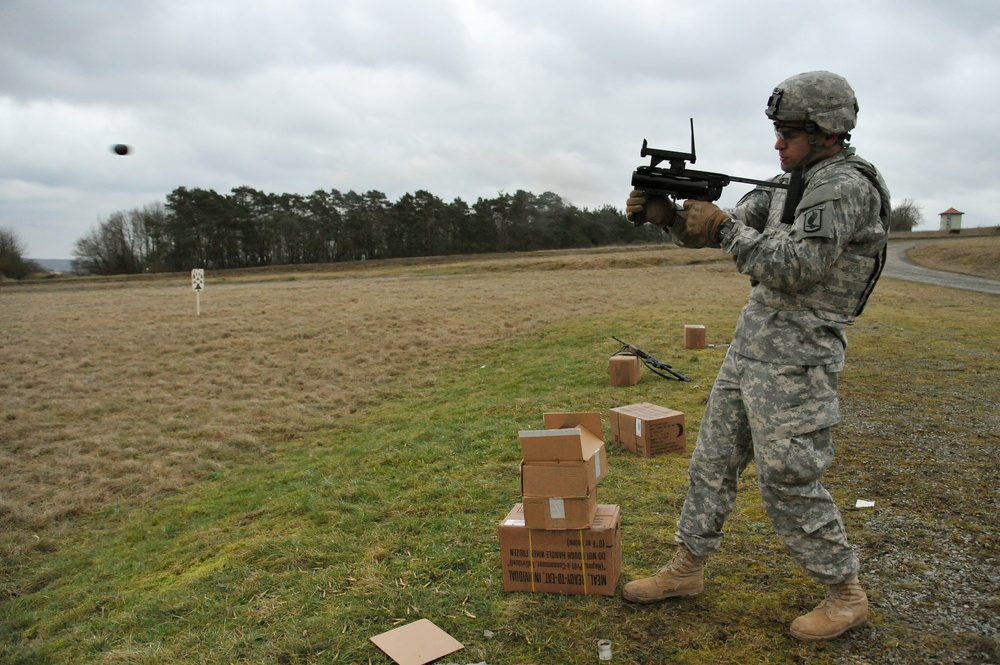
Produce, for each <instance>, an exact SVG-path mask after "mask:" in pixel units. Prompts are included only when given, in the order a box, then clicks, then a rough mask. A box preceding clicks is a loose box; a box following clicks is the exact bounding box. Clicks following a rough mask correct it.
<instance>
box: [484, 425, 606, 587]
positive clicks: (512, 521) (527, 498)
mask: <svg viewBox="0 0 1000 665" xmlns="http://www.w3.org/2000/svg"><path fill="white" fill-rule="evenodd" d="M544 423H545V429H543V430H522V431H521V432H519V438H520V441H521V456H522V460H521V499H522V500H521V503H518V504H517V505H515V506H514V508H513V509H512V510H511V512H510V513H509V514H508V515H507V517H506V518H504V520H503V521H502V522H501V523H500V526H499V529H498V533H499V538H500V551H501V555H502V556H501V559H502V570H503V584H504V589H505V590H507V591H542V592H552V593H573V594H603V595H613V594H614V590H615V586H616V584H617V582H618V576H619V575H620V573H621V534H620V516H619V512H620V511H619V508H618V506H617V505H599V504H598V503H597V486H598V484H600V482H601V480H603V479H604V476H605V475H606V474H607V469H608V461H607V453H606V451H605V446H604V440H603V428H602V425H601V416H600V414H599V413H593V412H588V413H546V414H545V415H544Z"/></svg>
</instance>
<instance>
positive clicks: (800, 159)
mask: <svg viewBox="0 0 1000 665" xmlns="http://www.w3.org/2000/svg"><path fill="white" fill-rule="evenodd" d="M774 135H775V137H776V139H777V140H776V141H775V142H774V149H775V150H777V151H778V161H779V162H780V163H781V170H782V171H784V172H785V173H790V172H791V171H794V170H795V169H797V168H798V167H799V166H804V165H805V160H806V157H808V156H809V153H810V152H811V149H810V146H809V135H808V134H806V131H805V130H804V129H792V128H788V127H782V128H779V127H775V129H774Z"/></svg>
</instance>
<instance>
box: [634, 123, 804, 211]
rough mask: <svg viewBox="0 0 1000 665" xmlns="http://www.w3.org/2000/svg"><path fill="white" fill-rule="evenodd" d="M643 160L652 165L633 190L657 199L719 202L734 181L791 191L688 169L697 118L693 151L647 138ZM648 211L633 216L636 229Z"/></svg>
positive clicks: (638, 173)
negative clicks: (657, 144) (662, 145)
mask: <svg viewBox="0 0 1000 665" xmlns="http://www.w3.org/2000/svg"><path fill="white" fill-rule="evenodd" d="M639 156H640V157H649V166H640V167H638V168H636V170H635V171H634V172H633V173H632V187H633V188H634V189H640V190H642V191H644V192H646V193H647V194H650V195H653V196H666V197H669V198H671V199H696V200H698V201H717V200H718V199H719V197H721V196H722V189H723V188H724V187H725V186H726V185H728V184H730V183H732V182H742V183H746V184H748V185H757V186H759V187H772V188H774V189H788V185H786V184H784V183H781V182H772V181H770V180H753V179H751V178H737V177H736V176H731V175H726V174H724V173H710V172H708V171H693V170H691V169H688V168H687V165H688V162H690V163H691V164H694V163H695V160H696V159H697V158H696V157H695V151H694V118H691V152H677V151H675V150H660V149H659V148H650V147H649V146H648V144H647V143H646V139H643V140H642V150H641V151H639ZM663 161H667V162H669V163H670V167H669V168H663V167H661V166H660V163H662V162H663ZM645 217H646V216H645V214H644V212H641V213H639V214H638V215H633V218H634V219H633V221H634V223H635V225H636V226H642V225H643V224H645V223H646V219H645Z"/></svg>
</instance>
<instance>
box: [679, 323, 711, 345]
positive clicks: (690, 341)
mask: <svg viewBox="0 0 1000 665" xmlns="http://www.w3.org/2000/svg"><path fill="white" fill-rule="evenodd" d="M684 348H685V349H707V348H708V341H707V340H706V339H705V326H684Z"/></svg>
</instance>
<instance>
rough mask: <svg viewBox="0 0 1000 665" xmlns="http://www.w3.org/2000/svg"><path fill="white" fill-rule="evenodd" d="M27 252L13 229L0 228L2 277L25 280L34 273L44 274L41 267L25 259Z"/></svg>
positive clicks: (0, 266) (0, 275)
mask: <svg viewBox="0 0 1000 665" xmlns="http://www.w3.org/2000/svg"><path fill="white" fill-rule="evenodd" d="M26 251H27V250H26V249H25V246H24V243H22V242H21V239H20V238H18V237H17V234H16V233H14V230H13V229H8V228H0V277H6V278H8V279H24V278H25V277H27V276H28V275H30V274H32V273H34V272H42V268H41V266H39V265H38V264H37V263H35V262H34V261H28V260H27V259H25V258H24V254H25V252H26Z"/></svg>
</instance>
